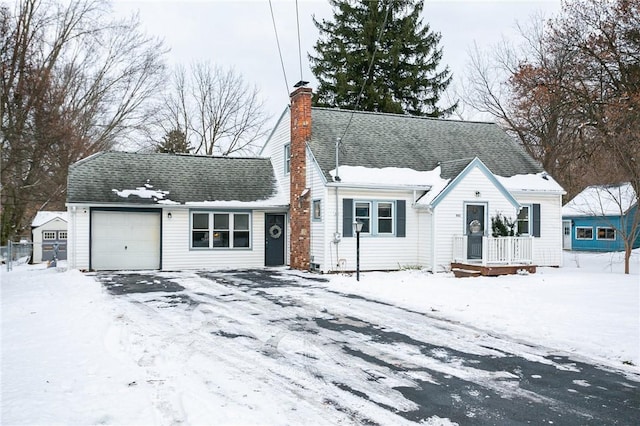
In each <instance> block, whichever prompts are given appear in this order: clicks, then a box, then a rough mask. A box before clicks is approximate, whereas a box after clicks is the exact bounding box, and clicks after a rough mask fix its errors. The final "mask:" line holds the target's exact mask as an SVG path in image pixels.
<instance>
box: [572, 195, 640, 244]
mask: <svg viewBox="0 0 640 426" xmlns="http://www.w3.org/2000/svg"><path fill="white" fill-rule="evenodd" d="M637 215H638V197H637V195H636V193H635V191H634V190H633V187H632V186H631V184H630V183H622V184H616V185H595V186H589V187H587V188H585V189H584V190H583V191H582V192H580V193H579V194H578V195H576V196H575V197H574V198H573V199H572V200H571V201H569V202H568V203H567V204H565V205H564V206H563V207H562V223H563V240H562V247H563V248H564V249H565V250H577V251H601V252H606V251H622V250H624V238H625V237H630V236H631V233H633V232H634V229H635V231H636V232H635V233H636V235H635V240H634V243H633V248H638V247H640V233H639V232H638V228H637V227H635V228H634V223H635V222H636V221H637V220H638V217H637Z"/></svg>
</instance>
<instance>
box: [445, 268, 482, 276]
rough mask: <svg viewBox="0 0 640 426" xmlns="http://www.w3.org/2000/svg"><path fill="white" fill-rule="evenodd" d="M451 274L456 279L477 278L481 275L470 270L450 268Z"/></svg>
mask: <svg viewBox="0 0 640 426" xmlns="http://www.w3.org/2000/svg"><path fill="white" fill-rule="evenodd" d="M451 272H453V275H454V276H455V277H456V278H467V277H479V276H481V275H482V272H480V271H474V270H472V269H461V268H451Z"/></svg>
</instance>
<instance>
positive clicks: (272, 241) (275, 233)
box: [264, 214, 286, 266]
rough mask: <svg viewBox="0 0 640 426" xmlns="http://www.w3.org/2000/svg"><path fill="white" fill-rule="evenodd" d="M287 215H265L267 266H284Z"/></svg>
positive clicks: (265, 255) (265, 257)
mask: <svg viewBox="0 0 640 426" xmlns="http://www.w3.org/2000/svg"><path fill="white" fill-rule="evenodd" d="M284 216H285V215H283V214H266V215H265V219H264V220H265V227H264V229H265V234H266V235H265V242H264V245H265V248H264V264H265V266H281V265H284V241H285V238H284V237H285V233H284V231H285V229H286V228H285V217H284Z"/></svg>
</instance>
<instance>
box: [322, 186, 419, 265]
mask: <svg viewBox="0 0 640 426" xmlns="http://www.w3.org/2000/svg"><path fill="white" fill-rule="evenodd" d="M345 198H347V199H353V203H354V205H355V203H356V202H359V201H362V200H376V201H380V202H392V203H394V204H395V201H396V200H405V201H406V206H407V208H406V237H397V238H376V237H373V236H368V235H367V236H365V235H362V234H361V237H360V269H361V270H363V271H366V270H396V269H399V268H403V267H408V266H416V265H418V256H419V233H420V232H419V231H418V212H417V210H416V209H414V208H412V207H411V204H412V202H413V192H408V191H373V190H372V191H369V190H366V189H362V190H354V189H342V188H341V189H340V190H339V199H338V228H337V229H338V232H339V233H340V234H342V220H343V217H344V216H343V211H342V207H343V206H342V203H343V201H342V200H343V199H345ZM326 200H327V202H326V203H325V205H324V207H325V208H324V218H325V219H324V221H323V223H325V225H326V227H327V230H328V232H327V234H328V235H327V237H326V241H327V244H326V248H327V252H326V254H325V256H324V257H325V259H326V261H325V264H326V265H327V266H324V265H323V267H322V270H323V272H329V271H339V270H355V269H356V237H355V235H354V236H353V237H344V236H342V240H341V242H340V243H339V244H334V243H332V242H331V240H332V239H333V233H334V232H335V229H336V216H335V208H336V201H335V188H334V187H331V188H329V191H328V197H327V199H326ZM394 214H395V211H394ZM394 219H395V217H394ZM394 226H395V224H394Z"/></svg>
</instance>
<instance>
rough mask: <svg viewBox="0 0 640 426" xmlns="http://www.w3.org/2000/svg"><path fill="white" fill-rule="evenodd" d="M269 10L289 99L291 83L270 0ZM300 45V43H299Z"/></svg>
mask: <svg viewBox="0 0 640 426" xmlns="http://www.w3.org/2000/svg"><path fill="white" fill-rule="evenodd" d="M297 6H298V2H297V1H296V9H297ZM269 9H270V10H271V21H272V22H273V32H274V33H275V35H276V44H277V45H278V55H279V56H280V65H281V66H282V75H283V76H284V86H285V93H286V95H287V98H288V97H289V83H288V82H287V72H286V71H285V69H284V61H283V60H282V49H281V48H280V39H279V38H278V29H277V27H276V18H275V16H274V14H273V5H272V4H271V0H269ZM299 34H300V32H299V30H298V40H299ZM298 44H299V42H298ZM300 69H302V62H301V65H300Z"/></svg>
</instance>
